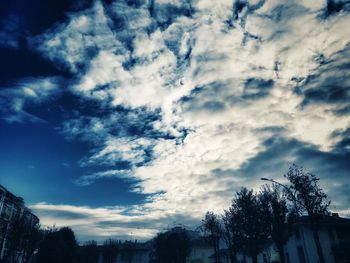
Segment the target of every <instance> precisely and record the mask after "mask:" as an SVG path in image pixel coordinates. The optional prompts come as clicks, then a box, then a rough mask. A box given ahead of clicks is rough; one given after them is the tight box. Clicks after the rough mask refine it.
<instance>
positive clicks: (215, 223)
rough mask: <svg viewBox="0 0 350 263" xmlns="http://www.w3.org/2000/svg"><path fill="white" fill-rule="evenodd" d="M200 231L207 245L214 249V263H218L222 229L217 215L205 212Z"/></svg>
mask: <svg viewBox="0 0 350 263" xmlns="http://www.w3.org/2000/svg"><path fill="white" fill-rule="evenodd" d="M201 230H202V231H203V232H204V234H205V236H206V237H207V239H208V240H209V243H210V244H211V245H212V246H213V247H214V257H215V263H219V262H220V251H219V245H220V237H221V235H222V229H221V225H220V221H219V219H218V217H217V215H215V214H214V213H213V212H207V213H206V214H205V217H204V219H203V220H202V225H201Z"/></svg>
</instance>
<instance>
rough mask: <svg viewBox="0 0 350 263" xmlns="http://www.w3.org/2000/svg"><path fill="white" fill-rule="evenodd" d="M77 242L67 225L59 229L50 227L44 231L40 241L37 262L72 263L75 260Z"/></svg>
mask: <svg viewBox="0 0 350 263" xmlns="http://www.w3.org/2000/svg"><path fill="white" fill-rule="evenodd" d="M76 251H77V242H76V239H75V235H74V232H73V230H72V229H71V228H69V227H62V228H60V229H59V230H57V229H55V228H52V229H49V230H48V231H46V234H45V237H44V240H43V241H42V242H41V244H40V247H39V251H38V256H37V262H38V263H47V262H50V263H62V262H65V263H74V262H76V256H77V255H76Z"/></svg>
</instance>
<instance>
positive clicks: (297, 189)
mask: <svg viewBox="0 0 350 263" xmlns="http://www.w3.org/2000/svg"><path fill="white" fill-rule="evenodd" d="M284 176H285V177H286V178H287V179H288V180H289V182H290V183H291V185H290V189H291V191H292V192H294V196H295V198H294V200H293V202H296V205H297V206H298V208H299V209H300V211H301V212H304V213H306V214H307V215H308V218H309V222H310V225H311V228H312V232H313V238H314V241H315V245H316V248H317V254H318V257H319V260H320V263H325V260H324V256H323V251H322V247H321V243H320V238H319V235H318V230H319V227H320V220H321V219H322V218H323V217H324V216H325V215H327V214H329V212H328V207H329V205H330V201H329V200H328V199H327V195H326V194H325V193H324V192H323V190H322V189H321V188H320V186H319V185H318V181H319V178H317V177H316V176H315V175H313V174H311V173H308V172H305V171H304V170H303V169H302V168H300V167H298V166H297V165H293V166H291V167H290V168H289V170H288V172H287V174H285V175H284Z"/></svg>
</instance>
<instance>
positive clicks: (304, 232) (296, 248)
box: [285, 225, 337, 263]
mask: <svg viewBox="0 0 350 263" xmlns="http://www.w3.org/2000/svg"><path fill="white" fill-rule="evenodd" d="M332 236H333V237H332ZM319 237H320V242H321V247H322V250H323V256H324V259H325V262H327V263H335V259H334V256H333V253H332V246H333V245H334V244H335V243H336V242H337V238H336V233H335V231H334V228H332V227H321V228H320V230H319ZM285 255H286V259H287V258H289V262H290V263H294V262H295V263H318V254H317V248H316V244H315V241H314V239H313V233H312V230H311V228H310V227H309V226H308V225H300V226H298V227H297V228H296V229H295V231H294V232H293V235H292V236H291V237H290V239H289V240H288V242H287V244H286V246H285ZM303 255H304V256H303ZM287 263H288V261H287Z"/></svg>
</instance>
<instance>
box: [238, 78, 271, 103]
mask: <svg viewBox="0 0 350 263" xmlns="http://www.w3.org/2000/svg"><path fill="white" fill-rule="evenodd" d="M273 84H274V81H273V80H272V79H269V80H264V79H255V78H249V79H247V80H246V81H245V83H244V92H243V96H242V97H243V98H244V99H259V98H263V97H266V96H267V95H268V94H269V91H270V89H272V87H273Z"/></svg>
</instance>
